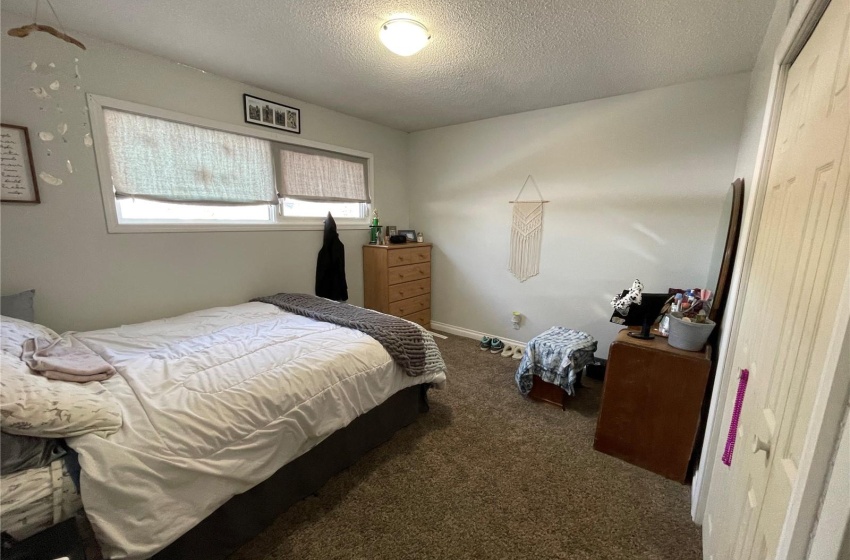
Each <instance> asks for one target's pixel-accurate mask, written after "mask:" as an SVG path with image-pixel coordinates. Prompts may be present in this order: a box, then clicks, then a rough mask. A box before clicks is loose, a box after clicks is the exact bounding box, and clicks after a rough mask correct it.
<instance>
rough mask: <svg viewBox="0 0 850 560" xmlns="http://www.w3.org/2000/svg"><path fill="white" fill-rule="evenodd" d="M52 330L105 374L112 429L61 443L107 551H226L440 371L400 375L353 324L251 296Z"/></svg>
mask: <svg viewBox="0 0 850 560" xmlns="http://www.w3.org/2000/svg"><path fill="white" fill-rule="evenodd" d="M426 335H427V333H426ZM427 336H428V338H429V339H430V335H427ZM64 337H65V338H67V340H68V343H69V344H72V345H82V346H85V347H87V348H89V349H91V350H92V351H94V352H95V353H97V354H99V355H100V356H102V357H103V358H104V359H105V360H106V361H108V362H109V363H111V364H112V365H113V366H114V367H115V369H116V370H117V372H118V375H115V376H113V377H112V378H110V379H108V380H106V381H102V382H101V384H102V385H103V387H104V388H105V389H106V390H107V392H108V394H109V396H110V398H114V400H115V401H116V402H117V405H118V407H119V408H120V413H121V417H122V425H121V427H120V429H118V430H117V431H115V432H114V433H111V434H109V435H105V434H104V433H103V432H93V433H87V434H84V435H79V436H75V437H70V438H67V442H68V445H69V446H70V447H71V448H72V449H73V450H74V451H75V452H76V453H77V456H78V460H79V464H80V466H81V469H82V472H81V479H80V484H81V486H80V490H81V492H80V493H81V496H82V502H83V505H84V507H85V511H86V515H87V517H88V519H89V520H90V522H91V524H92V527H93V529H94V533H95V535H96V537H97V539H98V542H99V543H100V545H101V548H102V550H103V553H104V556H105V557H107V558H147V557H150V556H152V555H154V554H157V553H160V557H186V556H191V557H204V558H210V557H212V555H214V556H218V557H221V556H223V555H225V554H227V553H228V552H229V551H230V550H232V549H233V547H235V546H237V545H238V544H239V543H240V542H242V541H244V540H245V539H246V538H249V537H250V536H252V535H253V534H255V533H256V532H257V531H258V530H259V529H261V528H262V526H263V525H264V524H266V523H268V522H270V521H271V520H272V519H274V516H275V515H276V514H278V513H279V512H280V511H282V509H285V507H287V506H288V505H291V503H293V502H294V501H296V500H297V499H300V498H301V497H303V496H304V495H305V492H306V494H309V493H311V492H313V491H315V490H316V489H317V485H320V484H321V483H322V482H324V480H325V479H326V478H327V477H329V476H330V475H332V474H333V472H335V471H336V470H339V469H341V468H344V467H345V466H347V465H348V464H350V463H351V462H353V461H354V460H356V458H357V457H358V456H359V455H361V454H362V453H365V452H366V451H367V450H368V448H369V446H374V445H377V444H379V443H381V442H382V441H384V440H386V439H388V438H389V437H390V436H391V434H392V432H393V431H395V429H397V428H398V427H399V426H401V425H405V424H407V423H409V422H410V421H412V420H413V418H415V414H418V412H419V411H420V410H422V409H423V408H424V407H425V405H424V402H425V401H424V389H425V388H427V387H429V386H433V385H437V386H440V385H442V384H443V383H444V382H445V371H444V367H443V369H442V370H441V371H430V372H428V373H426V374H423V375H420V376H418V377H411V376H409V375H406V373H405V371H404V370H402V368H401V367H400V366H399V365H398V364H397V363H396V361H394V360H393V359H392V358H391V357H390V355H389V354H388V353H387V351H386V350H385V349H384V347H383V346H382V345H381V344H380V343H378V342H377V341H376V340H375V339H374V338H372V337H370V336H368V335H366V334H364V333H363V332H360V331H358V330H353V329H349V328H344V327H340V326H337V325H334V324H331V323H327V322H322V321H316V320H313V319H309V318H306V317H302V316H299V315H296V314H293V313H289V312H286V311H283V310H281V309H279V308H278V307H276V306H274V305H269V304H266V303H258V302H252V303H246V304H242V305H236V306H231V307H219V308H214V309H209V310H204V311H198V312H194V313H189V314H186V315H182V316H179V317H175V318H170V319H162V320H157V321H151V322H147V323H141V324H137V325H129V326H123V327H119V328H115V329H104V330H99V331H90V332H78V333H68V334H66V335H64ZM431 343H432V344H433V341H431ZM440 362H441V360H440ZM328 438H332V439H330V440H328V441H327V442H326V444H325V445H322V443H323V442H324V441H325V440H326V439H328ZM317 446H318V447H317ZM314 448H315V449H314ZM311 450H313V451H312V452H311ZM346 450H347V451H346ZM308 452H310V453H308ZM313 456H315V457H313ZM305 473H308V474H306V475H305ZM305 477H306V478H305ZM299 480H300V481H301V482H297V481H299ZM260 506H262V507H260ZM243 516H244V519H243ZM204 543H206V544H204ZM210 543H215V545H214V546H213V545H211V544H210ZM169 545H170V546H169ZM204 546H206V548H207V550H203V547H204ZM166 547H167V548H166Z"/></svg>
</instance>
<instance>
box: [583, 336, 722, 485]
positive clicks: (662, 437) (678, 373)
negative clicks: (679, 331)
mask: <svg viewBox="0 0 850 560" xmlns="http://www.w3.org/2000/svg"><path fill="white" fill-rule="evenodd" d="M626 332H628V331H627V330H622V331H620V333H619V334H618V335H617V338H616V340H615V341H614V342H613V343H612V344H611V349H610V352H609V354H608V368H607V370H606V371H605V386H604V389H603V393H602V408H601V410H600V411H599V419H598V421H597V423H596V438H595V441H594V444H593V448H594V449H596V450H597V451H602V452H603V453H607V454H608V455H613V456H614V457H618V458H620V459H622V460H624V461H627V462H629V463H632V464H633V465H637V466H639V467H643V468H645V469H647V470H650V471H652V472H655V473H658V474H660V475H662V476H665V477H667V478H669V479H672V480H676V481H678V482H685V481H686V480H687V478H688V466H689V463H690V459H691V454H692V452H693V449H694V441H695V440H696V436H697V431H698V430H699V425H700V410H701V408H702V401H703V397H704V395H705V390H706V384H707V382H708V375H709V372H710V370H711V346H706V347H705V350H703V351H702V352H688V351H685V350H679V349H677V348H673V347H672V346H670V345H669V344H667V339H666V338H662V337H660V336H656V337H655V338H654V339H653V340H640V339H636V338H631V337H629V336H626Z"/></svg>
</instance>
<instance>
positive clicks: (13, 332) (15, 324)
mask: <svg viewBox="0 0 850 560" xmlns="http://www.w3.org/2000/svg"><path fill="white" fill-rule="evenodd" d="M29 338H46V339H48V340H56V339H57V338H59V335H58V334H56V332H54V331H52V330H50V329H48V328H47V327H44V326H42V325H38V324H36V323H30V322H27V321H21V320H20V319H14V318H12V317H0V351H2V352H3V353H4V354H9V355H10V356H14V357H15V358H20V357H21V351H22V348H21V347H22V346H23V344H24V341H25V340H27V339H29Z"/></svg>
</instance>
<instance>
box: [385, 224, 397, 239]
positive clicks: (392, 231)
mask: <svg viewBox="0 0 850 560" xmlns="http://www.w3.org/2000/svg"><path fill="white" fill-rule="evenodd" d="M391 235H398V228H397V227H395V226H387V239H389V238H390V236H391Z"/></svg>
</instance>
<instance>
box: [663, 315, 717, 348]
mask: <svg viewBox="0 0 850 560" xmlns="http://www.w3.org/2000/svg"><path fill="white" fill-rule="evenodd" d="M682 317H683V315H682V314H681V313H671V314H670V336H669V338H668V339H667V342H668V343H669V344H670V346H672V347H673V348H678V349H679V350H690V351H692V352H699V351H700V350H702V349H703V347H704V346H705V343H706V341H707V340H708V337H709V336H711V331H713V330H714V327H715V325H716V323H715V322H714V321H710V320H708V319H706V321H705V323H692V322H690V321H683V320H682Z"/></svg>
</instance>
